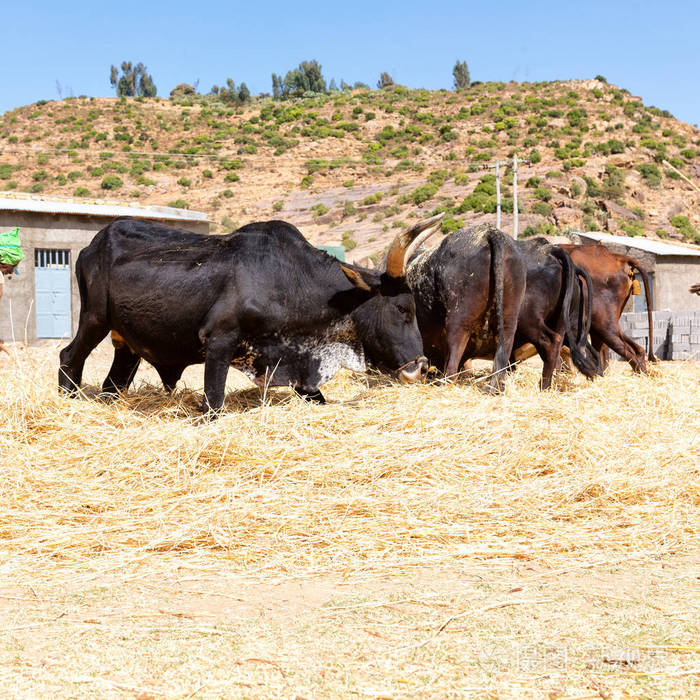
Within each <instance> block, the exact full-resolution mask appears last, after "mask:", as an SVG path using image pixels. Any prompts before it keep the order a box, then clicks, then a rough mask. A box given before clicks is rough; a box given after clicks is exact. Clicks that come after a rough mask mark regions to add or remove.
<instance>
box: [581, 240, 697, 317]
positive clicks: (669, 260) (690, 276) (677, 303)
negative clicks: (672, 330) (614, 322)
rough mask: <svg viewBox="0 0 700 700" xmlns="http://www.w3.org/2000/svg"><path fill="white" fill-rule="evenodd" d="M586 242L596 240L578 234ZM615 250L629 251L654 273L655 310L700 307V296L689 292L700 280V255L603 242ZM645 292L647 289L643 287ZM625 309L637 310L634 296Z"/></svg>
mask: <svg viewBox="0 0 700 700" xmlns="http://www.w3.org/2000/svg"><path fill="white" fill-rule="evenodd" d="M578 240H580V241H581V242H582V243H594V242H595V241H594V240H593V239H588V238H586V237H585V234H581V235H580V236H579V237H578ZM598 245H605V247H606V248H608V250H611V251H612V252H613V253H620V254H621V255H627V256H629V257H630V258H634V259H635V260H638V261H639V262H640V264H641V265H643V266H644V268H645V269H646V270H647V272H650V273H651V274H652V275H653V282H652V287H653V310H654V311H656V310H670V311H682V310H694V309H700V296H698V295H696V294H689V293H688V288H689V287H690V286H691V285H692V284H698V283H700V257H698V256H693V255H687V256H686V255H655V254H653V253H650V252H648V251H645V250H640V249H638V248H633V247H631V246H626V245H622V244H611V243H607V242H606V243H605V244H602V243H599V244H598ZM642 294H644V289H642ZM623 311H624V312H625V313H632V312H634V297H632V296H630V298H629V301H628V302H627V304H626V305H625V308H624V309H623Z"/></svg>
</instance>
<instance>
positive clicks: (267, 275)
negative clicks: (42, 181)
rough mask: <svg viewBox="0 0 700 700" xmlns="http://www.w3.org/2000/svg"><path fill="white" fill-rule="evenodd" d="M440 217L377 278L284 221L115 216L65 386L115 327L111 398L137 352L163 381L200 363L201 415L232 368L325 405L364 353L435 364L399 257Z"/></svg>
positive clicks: (95, 244) (413, 236) (84, 257)
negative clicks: (236, 223)
mask: <svg viewBox="0 0 700 700" xmlns="http://www.w3.org/2000/svg"><path fill="white" fill-rule="evenodd" d="M439 220H440V217H433V218H432V219H429V220H427V221H424V222H421V223H419V224H416V225H415V226H414V227H413V228H412V229H411V230H409V231H407V232H406V233H404V234H401V235H399V236H397V238H396V240H395V241H394V243H393V244H392V247H391V249H390V253H389V259H390V262H391V264H390V265H389V266H388V267H387V271H386V272H385V273H383V274H380V273H378V272H375V271H370V270H366V269H362V268H360V267H357V266H354V265H341V264H340V263H339V262H338V261H337V260H335V259H334V258H331V257H330V256H328V255H327V254H326V253H324V252H322V251H320V250H318V249H316V248H314V247H313V246H312V245H311V244H310V243H309V242H308V241H307V240H306V239H305V238H304V237H303V236H302V235H301V233H300V232H299V231H298V230H297V229H296V228H295V227H294V226H292V225H291V224H288V223H285V222H283V221H269V222H264V223H254V224H249V225H247V226H244V227H243V228H240V229H238V231H235V232H233V233H231V234H228V235H224V236H206V235H201V234H196V233H191V232H189V231H182V230H179V229H174V228H169V227H166V226H162V225H160V224H154V223H150V222H146V221H141V220H137V219H116V220H115V221H113V222H112V223H111V224H109V225H108V226H106V227H105V228H104V229H102V230H101V231H100V232H99V233H98V234H97V235H96V236H95V238H94V239H93V240H92V242H91V243H90V245H89V246H88V247H87V248H85V249H84V250H83V251H81V253H80V255H79V257H78V262H77V265H76V276H77V279H78V287H79V290H80V300H81V310H80V323H79V326H78V332H77V334H76V336H75V338H74V340H73V342H71V343H70V345H68V346H67V347H66V348H64V349H63V350H62V351H61V355H60V369H59V387H60V389H61V390H63V391H64V392H66V393H68V394H69V395H74V394H75V393H76V391H77V389H78V388H79V386H80V382H81V376H82V370H83V365H84V362H85V359H86V358H87V356H88V355H89V354H90V352H91V351H92V350H93V349H94V348H95V346H96V345H97V344H98V343H99V342H100V341H101V340H102V339H103V338H104V337H105V336H106V335H107V333H109V332H110V330H111V331H114V333H113V337H114V338H116V339H117V342H116V343H115V353H114V361H113V363H112V367H111V369H110V370H109V374H108V375H107V378H106V379H105V381H104V384H103V387H102V389H103V391H104V392H106V393H108V394H116V393H117V392H120V391H124V390H125V389H126V388H127V387H128V386H129V384H130V383H131V380H132V379H133V377H134V374H135V373H136V369H137V368H138V365H139V362H140V360H141V358H144V359H146V360H148V361H149V362H150V363H151V364H152V365H153V366H154V367H155V369H156V370H157V371H158V373H159V375H160V377H161V379H162V381H163V384H164V385H165V387H166V388H172V387H174V386H175V384H176V383H177V381H178V379H179V378H180V376H181V375H182V372H183V371H184V369H185V368H186V367H187V366H188V365H191V364H196V363H201V362H204V401H203V411H205V412H207V413H210V412H216V411H219V410H220V409H221V407H222V405H223V401H224V389H225V382H226V374H227V371H228V368H229V366H231V365H233V366H234V367H237V368H239V369H241V370H242V371H244V372H245V373H246V374H248V376H250V377H251V378H252V379H254V380H256V381H257V382H258V383H262V382H266V383H267V384H268V385H271V386H287V385H289V384H291V385H292V386H293V387H294V389H295V390H296V392H297V393H298V394H299V395H301V396H303V397H306V398H310V399H312V400H315V401H319V402H323V400H324V399H323V395H322V394H321V392H320V390H319V387H320V386H321V385H322V384H323V383H324V382H326V381H328V380H329V379H330V378H331V377H333V376H334V375H335V374H336V372H337V371H338V370H339V369H340V368H341V367H347V368H349V369H357V370H360V369H364V367H365V357H366V358H367V360H369V361H370V362H371V363H373V364H375V365H377V366H378V367H383V368H385V369H389V370H393V371H396V372H397V373H398V375H399V378H400V379H401V380H402V381H405V382H413V381H416V380H418V379H419V378H420V377H421V376H422V375H423V374H424V373H425V372H426V371H427V368H428V364H427V360H426V358H425V357H423V347H422V343H421V338H420V333H419V331H418V326H417V325H416V320H415V313H414V309H415V306H414V302H413V297H412V296H411V292H410V289H409V288H408V286H407V285H406V281H405V277H404V274H405V260H406V259H407V258H408V256H409V255H410V253H411V251H412V249H413V248H414V247H415V246H417V245H419V244H420V242H421V241H422V240H425V238H427V236H429V235H430V234H431V233H433V231H435V230H437V228H438V227H439Z"/></svg>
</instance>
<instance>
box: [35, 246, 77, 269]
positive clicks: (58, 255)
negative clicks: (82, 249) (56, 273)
mask: <svg viewBox="0 0 700 700" xmlns="http://www.w3.org/2000/svg"><path fill="white" fill-rule="evenodd" d="M34 267H39V268H42V269H47V268H48V269H51V270H66V269H70V250H62V249H59V248H35V249H34Z"/></svg>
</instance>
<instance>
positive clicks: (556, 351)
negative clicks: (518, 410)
mask: <svg viewBox="0 0 700 700" xmlns="http://www.w3.org/2000/svg"><path fill="white" fill-rule="evenodd" d="M563 342H564V335H563V334H562V333H556V332H555V331H553V330H551V329H550V328H547V327H543V328H542V329H541V331H540V335H539V337H538V338H537V341H536V342H535V347H536V348H537V352H538V354H539V356H540V357H541V358H542V364H543V366H542V378H541V379H540V389H542V391H544V390H545V389H549V387H550V386H551V385H552V375H553V374H554V370H555V369H556V368H557V365H558V364H559V362H560V361H561V360H560V353H561V346H562V344H563Z"/></svg>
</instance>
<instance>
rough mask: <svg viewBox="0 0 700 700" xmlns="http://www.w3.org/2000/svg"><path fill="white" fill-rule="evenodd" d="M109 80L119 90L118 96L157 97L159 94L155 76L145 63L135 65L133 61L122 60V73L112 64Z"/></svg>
mask: <svg viewBox="0 0 700 700" xmlns="http://www.w3.org/2000/svg"><path fill="white" fill-rule="evenodd" d="M109 82H110V83H111V85H112V87H113V88H115V90H116V91H117V96H118V97H137V96H138V97H155V96H156V95H157V94H158V89H157V88H156V85H155V83H154V82H153V78H152V76H151V75H149V73H148V70H147V68H146V66H144V65H143V63H140V62H139V63H137V64H136V65H135V66H134V65H133V64H132V63H131V61H122V73H121V76H120V75H119V71H118V70H117V67H116V66H112V68H111V70H110V73H109Z"/></svg>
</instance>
